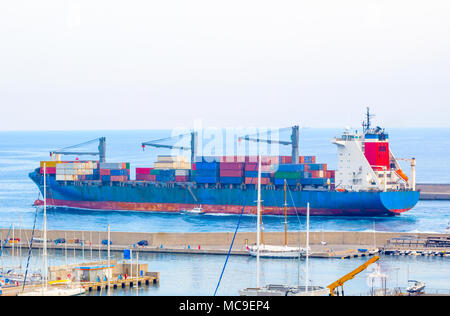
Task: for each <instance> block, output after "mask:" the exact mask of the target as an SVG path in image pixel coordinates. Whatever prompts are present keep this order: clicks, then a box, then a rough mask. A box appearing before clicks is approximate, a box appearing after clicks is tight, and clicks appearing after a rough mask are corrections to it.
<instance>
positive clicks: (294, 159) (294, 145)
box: [238, 125, 300, 164]
mask: <svg viewBox="0 0 450 316" xmlns="http://www.w3.org/2000/svg"><path fill="white" fill-rule="evenodd" d="M286 129H291V130H292V134H291V141H282V140H271V139H261V138H253V137H250V136H254V135H257V134H253V135H246V136H242V137H239V138H238V140H246V141H253V142H258V143H259V142H265V143H269V144H272V143H276V144H281V145H292V163H294V164H297V163H298V153H299V152H298V143H299V138H300V137H299V127H298V126H297V125H296V126H292V127H285V128H280V129H279V130H280V131H282V130H286Z"/></svg>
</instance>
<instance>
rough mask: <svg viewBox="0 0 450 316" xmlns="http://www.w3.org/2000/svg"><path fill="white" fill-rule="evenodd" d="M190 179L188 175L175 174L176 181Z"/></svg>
mask: <svg viewBox="0 0 450 316" xmlns="http://www.w3.org/2000/svg"><path fill="white" fill-rule="evenodd" d="M187 181H189V177H188V176H175V182H187Z"/></svg>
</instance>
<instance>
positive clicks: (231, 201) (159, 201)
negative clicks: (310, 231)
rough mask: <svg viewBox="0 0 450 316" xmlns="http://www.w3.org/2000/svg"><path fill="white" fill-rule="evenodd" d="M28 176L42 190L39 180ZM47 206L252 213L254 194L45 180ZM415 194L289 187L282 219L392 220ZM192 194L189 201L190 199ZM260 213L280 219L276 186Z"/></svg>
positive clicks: (250, 189)
mask: <svg viewBox="0 0 450 316" xmlns="http://www.w3.org/2000/svg"><path fill="white" fill-rule="evenodd" d="M30 178H31V179H32V180H33V181H34V182H35V183H36V184H37V185H38V186H39V187H40V189H41V191H42V180H43V179H42V176H41V175H40V174H39V173H37V172H33V173H31V174H30ZM47 179H48V180H47V205H49V206H54V207H63V208H77V209H89V210H122V211H127V210H128V211H149V212H179V211H181V210H185V209H190V208H194V207H196V206H198V205H201V206H202V208H203V210H204V211H205V212H207V213H227V214H240V213H241V211H242V209H243V206H244V205H245V209H244V213H245V214H256V202H255V201H256V197H257V191H256V190H255V188H254V186H247V187H246V188H240V187H239V188H220V189H219V188H204V187H195V186H193V187H191V189H190V190H189V189H188V188H187V185H185V184H173V183H172V184H164V183H151V182H136V181H129V182H125V183H118V184H103V183H101V182H98V181H78V182H61V181H55V179H54V178H53V177H48V178H47ZM419 195H420V193H419V192H418V191H389V192H338V191H325V190H324V191H308V190H295V189H293V188H291V189H289V191H288V192H287V204H288V206H287V213H288V215H295V214H301V215H304V214H306V205H307V203H308V202H309V203H310V214H311V215H321V216H326V215H330V216H392V215H397V214H400V213H402V212H405V211H408V210H410V209H411V208H413V207H414V206H415V205H416V204H417V202H418V200H419ZM194 196H195V198H194ZM261 199H262V200H263V214H273V215H284V213H285V207H284V204H285V192H284V190H283V189H282V188H273V187H265V188H264V187H263V188H262V190H261Z"/></svg>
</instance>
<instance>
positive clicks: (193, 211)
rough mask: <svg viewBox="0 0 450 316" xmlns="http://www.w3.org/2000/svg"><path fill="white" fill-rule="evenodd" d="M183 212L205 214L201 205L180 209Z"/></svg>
mask: <svg viewBox="0 0 450 316" xmlns="http://www.w3.org/2000/svg"><path fill="white" fill-rule="evenodd" d="M180 213H181V214H192V215H202V214H205V211H204V210H203V209H202V208H201V207H194V208H193V209H190V210H180Z"/></svg>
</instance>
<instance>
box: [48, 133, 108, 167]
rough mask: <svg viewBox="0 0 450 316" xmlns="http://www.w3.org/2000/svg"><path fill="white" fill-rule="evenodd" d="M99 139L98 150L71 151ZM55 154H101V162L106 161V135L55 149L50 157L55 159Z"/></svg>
mask: <svg viewBox="0 0 450 316" xmlns="http://www.w3.org/2000/svg"><path fill="white" fill-rule="evenodd" d="M97 141H98V143H99V144H98V152H88V151H71V150H72V149H74V148H79V147H82V146H85V145H89V144H91V143H94V142H97ZM55 155H80V156H99V161H100V162H105V161H106V137H100V138H96V139H92V140H90V141H87V142H84V143H81V144H77V145H73V146H69V147H65V148H61V149H59V150H55V151H51V152H50V157H52V160H54V158H55Z"/></svg>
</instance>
